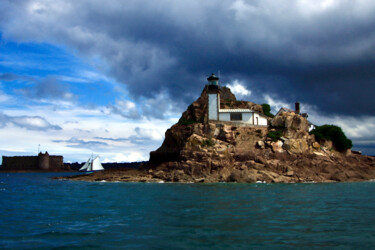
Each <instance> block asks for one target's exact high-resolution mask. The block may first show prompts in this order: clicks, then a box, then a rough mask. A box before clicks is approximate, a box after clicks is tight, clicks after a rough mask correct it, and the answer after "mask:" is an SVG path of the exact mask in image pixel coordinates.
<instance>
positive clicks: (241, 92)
mask: <svg viewBox="0 0 375 250" xmlns="http://www.w3.org/2000/svg"><path fill="white" fill-rule="evenodd" d="M226 86H227V87H228V88H230V90H231V91H232V93H233V94H234V95H235V96H238V97H240V98H243V97H245V96H250V95H251V91H250V90H248V89H246V87H245V85H244V84H243V82H241V81H239V80H237V79H236V80H234V81H233V83H232V84H229V83H228V84H227V85H226Z"/></svg>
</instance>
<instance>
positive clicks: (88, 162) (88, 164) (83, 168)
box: [78, 157, 91, 171]
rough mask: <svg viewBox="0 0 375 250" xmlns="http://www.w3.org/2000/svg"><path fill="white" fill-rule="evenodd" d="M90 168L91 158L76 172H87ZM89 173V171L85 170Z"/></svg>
mask: <svg viewBox="0 0 375 250" xmlns="http://www.w3.org/2000/svg"><path fill="white" fill-rule="evenodd" d="M90 166H91V157H90V158H89V159H88V160H87V161H86V163H85V165H83V166H82V167H81V168H80V169H79V170H78V171H84V170H87V169H88V168H89V167H90ZM87 171H90V170H87Z"/></svg>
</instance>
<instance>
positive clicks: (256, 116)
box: [254, 113, 267, 126]
mask: <svg viewBox="0 0 375 250" xmlns="http://www.w3.org/2000/svg"><path fill="white" fill-rule="evenodd" d="M254 125H262V126H267V119H266V118H265V117H263V116H260V115H259V114H257V113H254Z"/></svg>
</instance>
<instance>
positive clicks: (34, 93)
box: [19, 76, 74, 99]
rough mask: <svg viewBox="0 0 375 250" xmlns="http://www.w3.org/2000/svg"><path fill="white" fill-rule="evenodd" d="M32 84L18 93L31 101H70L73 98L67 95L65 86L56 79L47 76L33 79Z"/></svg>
mask: <svg viewBox="0 0 375 250" xmlns="http://www.w3.org/2000/svg"><path fill="white" fill-rule="evenodd" d="M33 81H34V84H33V85H31V86H29V87H25V88H23V89H20V90H19V91H20V92H21V93H22V94H23V95H25V96H27V97H29V98H32V99H43V98H52V99H72V98H73V97H74V96H73V95H72V94H71V93H69V91H68V89H67V85H64V84H62V83H61V82H60V81H59V80H58V79H57V78H56V77H54V76H48V77H46V78H43V79H40V80H39V79H34V80H33Z"/></svg>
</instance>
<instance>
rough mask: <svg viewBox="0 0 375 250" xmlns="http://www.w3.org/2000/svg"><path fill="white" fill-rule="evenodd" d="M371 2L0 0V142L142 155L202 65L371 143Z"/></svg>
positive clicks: (198, 78) (75, 156)
mask: <svg viewBox="0 0 375 250" xmlns="http://www.w3.org/2000/svg"><path fill="white" fill-rule="evenodd" d="M374 12H375V3H372V2H370V1H361V0H351V1H349V0H322V1H313V0H288V1H279V2H275V1H272V0H263V1H247V0H235V1H232V0H223V1H205V2H202V1H198V0H191V1H179V0H176V1H168V0H159V1H147V0H138V1H120V0H111V1H107V2H105V3H104V2H103V1H99V0H91V1H86V0H82V1H68V0H66V1H63V0H56V1H47V0H29V1H26V0H19V1H10V0H4V1H1V2H0V107H1V110H0V145H1V146H0V154H2V155H25V154H31V155H32V154H35V153H37V149H38V145H39V144H40V145H41V149H42V150H43V151H45V150H47V151H48V152H50V153H52V154H62V155H64V157H65V160H66V161H85V160H86V159H87V158H88V156H90V155H91V153H92V152H94V153H95V154H99V155H100V156H101V158H102V159H103V160H104V161H120V162H121V161H138V160H147V159H148V156H149V152H150V151H151V150H155V149H156V148H157V147H159V146H160V144H161V143H162V140H163V137H164V132H165V130H166V129H167V128H169V127H170V126H171V125H172V124H174V123H175V122H176V121H177V120H178V118H179V117H180V115H181V113H182V112H183V111H184V110H185V109H186V108H187V106H188V105H189V104H190V103H191V102H192V101H194V100H195V99H196V98H197V97H198V96H199V94H200V93H201V91H202V88H203V86H204V84H205V83H206V77H207V76H208V75H209V74H211V73H212V72H215V73H216V72H218V71H219V70H220V73H221V79H220V81H221V84H222V85H227V86H231V88H232V91H233V92H234V93H235V94H236V95H237V97H238V98H239V99H244V100H248V101H253V102H255V103H269V104H270V105H271V107H272V109H273V111H274V112H276V111H277V110H278V109H279V108H280V107H292V106H293V103H294V102H295V101H299V102H300V103H301V107H302V111H303V112H308V113H309V119H310V120H311V121H312V122H313V123H315V124H317V125H321V124H336V125H339V126H341V127H342V128H343V130H344V131H345V133H346V134H347V135H348V136H349V137H350V138H351V139H352V140H353V142H354V148H355V149H359V150H362V151H363V152H364V153H368V154H375V132H374V131H375V109H374V108H373V107H374V105H375V98H373V93H374V92H375V85H374V80H375V71H374V70H373V69H374V67H375V49H374V46H373V44H375V31H374V29H373V27H374V26H375V16H374V15H373V13H374Z"/></svg>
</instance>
